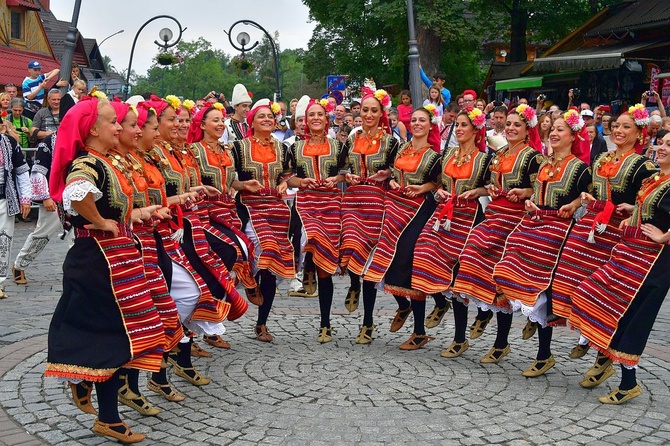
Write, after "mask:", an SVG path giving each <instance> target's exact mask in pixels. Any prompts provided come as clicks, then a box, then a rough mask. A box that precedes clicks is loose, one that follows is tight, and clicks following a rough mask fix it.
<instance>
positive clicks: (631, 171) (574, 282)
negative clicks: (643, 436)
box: [551, 106, 656, 388]
mask: <svg viewBox="0 0 670 446" xmlns="http://www.w3.org/2000/svg"><path fill="white" fill-rule="evenodd" d="M632 112H633V113H634V114H637V115H638V118H639V119H635V118H633V115H632V114H631V113H624V114H622V115H621V116H619V118H618V119H617V120H616V121H615V122H614V123H612V128H613V131H615V132H616V134H613V135H612V141H613V142H614V144H615V145H616V150H615V151H613V152H609V153H605V154H603V155H601V156H599V157H598V158H597V159H596V160H595V161H594V163H593V166H592V183H593V191H592V193H591V194H589V193H587V192H584V193H582V204H583V205H584V206H586V209H585V210H586V212H585V214H584V216H583V217H581V218H580V219H579V221H578V222H577V223H576V224H575V226H574V227H573V228H572V230H571V231H570V236H569V237H568V240H567V242H566V244H565V247H564V248H563V251H562V253H561V258H560V260H559V263H558V267H557V268H556V273H555V275H554V281H553V283H552V297H551V298H552V310H553V316H552V318H553V319H554V320H553V321H552V322H551V324H552V325H564V324H565V321H566V319H568V318H569V317H570V314H571V312H572V299H571V295H572V293H573V292H574V291H575V289H576V288H577V286H578V285H579V283H580V282H581V281H582V280H583V279H584V277H587V276H589V275H591V274H592V273H593V272H595V271H596V270H597V269H598V268H600V267H601V266H603V265H604V264H605V263H606V262H607V261H608V260H609V259H610V256H611V254H612V249H614V246H615V245H616V244H617V243H619V242H620V241H621V229H620V228H619V226H620V224H621V222H622V221H623V220H625V219H626V218H628V217H629V216H630V213H631V212H632V210H633V207H634V206H633V203H635V198H636V197H637V192H638V191H639V190H640V187H642V182H643V181H644V180H645V179H646V178H648V177H650V176H652V175H654V174H655V173H656V166H654V164H653V163H652V162H651V161H649V159H648V158H646V157H644V156H642V155H638V154H637V153H636V148H637V147H638V146H641V145H642V144H643V141H644V135H645V132H646V126H647V124H648V114H647V111H646V110H645V109H644V107H641V106H637V107H634V108H632ZM638 123H639V125H638ZM574 328H579V327H578V326H575V327H574ZM588 349H589V346H588V340H587V339H586V338H585V337H583V336H581V337H580V340H579V343H578V344H577V345H576V346H575V347H574V348H573V349H572V351H571V352H570V357H571V358H581V357H582V356H584V355H585V354H586V352H587V351H588ZM604 360H605V358H604V357H602V356H601V357H600V358H598V359H597V360H596V361H597V362H598V361H599V362H604ZM612 374H614V369H612V368H609V369H607V371H606V372H604V373H602V374H601V375H599V376H597V377H587V378H586V379H584V380H583V381H582V382H581V383H580V384H581V385H582V387H586V388H591V387H595V386H597V385H599V384H600V383H601V382H603V381H604V380H605V379H607V378H608V377H609V376H611V375H612Z"/></svg>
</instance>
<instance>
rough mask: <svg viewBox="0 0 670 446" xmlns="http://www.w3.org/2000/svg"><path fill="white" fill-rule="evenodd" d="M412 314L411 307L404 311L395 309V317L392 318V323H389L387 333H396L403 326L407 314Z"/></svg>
mask: <svg viewBox="0 0 670 446" xmlns="http://www.w3.org/2000/svg"><path fill="white" fill-rule="evenodd" d="M411 312H412V308H411V307H407V308H405V309H404V310H401V309H397V310H396V312H395V317H394V318H393V322H391V328H390V329H389V331H390V332H391V333H395V332H396V331H398V330H400V329H401V328H402V326H403V325H405V321H406V320H407V318H408V317H409V314H410V313H411Z"/></svg>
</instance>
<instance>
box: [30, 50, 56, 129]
mask: <svg viewBox="0 0 670 446" xmlns="http://www.w3.org/2000/svg"><path fill="white" fill-rule="evenodd" d="M59 72H60V70H59V69H58V68H55V69H53V70H51V71H49V72H48V73H47V74H42V65H40V63H39V62H38V61H36V60H31V61H30V62H28V76H27V77H26V78H25V79H24V80H23V84H22V85H21V90H22V91H23V100H24V101H25V104H24V105H25V110H24V112H23V113H24V114H25V115H26V116H27V117H28V118H30V119H32V118H33V117H34V116H35V113H37V110H39V109H40V108H42V102H43V101H44V91H45V90H46V86H47V84H48V83H49V81H50V80H51V79H52V78H54V77H56V76H58V73H59Z"/></svg>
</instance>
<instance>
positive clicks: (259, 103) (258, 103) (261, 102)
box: [249, 98, 270, 112]
mask: <svg viewBox="0 0 670 446" xmlns="http://www.w3.org/2000/svg"><path fill="white" fill-rule="evenodd" d="M263 106H265V107H269V106H270V100H269V99H268V98H263V99H259V100H257V101H256V103H255V104H254V106H253V107H251V110H249V112H252V111H254V110H256V109H257V108H258V107H263Z"/></svg>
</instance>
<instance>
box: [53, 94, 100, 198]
mask: <svg viewBox="0 0 670 446" xmlns="http://www.w3.org/2000/svg"><path fill="white" fill-rule="evenodd" d="M97 120H98V99H97V98H95V97H90V96H84V97H83V98H81V100H79V102H77V103H76V104H75V105H74V106H73V107H72V108H71V109H70V110H68V112H67V113H66V114H65V116H64V117H63V120H62V121H61V123H60V127H59V128H58V137H57V138H56V146H55V147H54V151H53V160H52V162H51V174H50V175H49V189H50V194H51V198H53V199H54V200H55V201H63V190H64V189H65V179H66V177H67V171H68V168H69V167H70V164H71V163H72V160H74V158H75V157H76V156H77V152H79V151H81V150H84V148H85V147H86V139H87V138H88V137H89V134H90V131H91V129H92V128H93V126H94V125H95V123H96V121H97Z"/></svg>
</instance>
